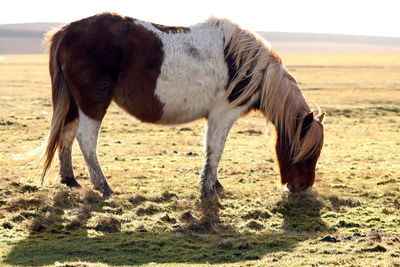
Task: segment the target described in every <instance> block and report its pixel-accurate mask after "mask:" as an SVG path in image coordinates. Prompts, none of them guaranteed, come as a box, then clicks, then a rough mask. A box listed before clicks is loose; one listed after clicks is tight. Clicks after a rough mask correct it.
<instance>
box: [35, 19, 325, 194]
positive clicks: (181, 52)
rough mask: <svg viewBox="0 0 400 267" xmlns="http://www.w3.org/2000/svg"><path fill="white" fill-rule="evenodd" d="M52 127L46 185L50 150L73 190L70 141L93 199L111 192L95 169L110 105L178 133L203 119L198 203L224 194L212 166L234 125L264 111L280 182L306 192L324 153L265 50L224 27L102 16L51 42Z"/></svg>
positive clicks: (303, 108)
mask: <svg viewBox="0 0 400 267" xmlns="http://www.w3.org/2000/svg"><path fill="white" fill-rule="evenodd" d="M47 40H48V42H49V54H50V74H51V82H52V102H53V118H52V123H51V130H50V134H49V137H48V141H47V142H48V143H47V148H46V152H45V156H44V157H45V163H44V167H43V175H42V179H43V177H44V176H45V174H46V172H47V171H48V169H49V167H50V165H51V162H52V159H53V157H54V154H55V152H56V150H57V149H58V153H59V160H60V176H61V183H65V184H67V185H68V186H71V187H73V186H75V187H79V186H80V185H79V184H78V182H77V181H76V180H75V178H74V174H73V170H72V163H71V147H72V143H73V141H74V139H75V137H76V138H77V139H78V142H79V145H80V148H81V150H82V153H83V155H84V159H85V162H86V166H87V169H88V171H89V175H90V179H91V181H92V183H93V185H94V188H95V189H98V190H100V191H101V192H102V193H103V195H104V196H105V197H108V196H110V195H111V194H112V193H113V191H112V190H111V188H110V187H109V185H108V184H107V181H106V179H105V177H104V174H103V172H102V170H101V168H100V165H99V162H98V159H97V152H96V146H97V139H98V133H99V129H100V125H101V121H102V119H103V117H104V115H105V114H106V111H107V108H108V106H109V105H110V103H111V101H114V102H115V103H116V104H117V105H118V106H120V107H121V108H123V109H124V110H125V111H126V112H128V113H129V114H131V115H133V116H135V117H136V118H137V119H139V120H141V121H143V122H149V123H157V124H179V123H186V122H190V121H193V120H196V119H199V118H207V129H206V133H205V134H206V136H205V140H206V143H205V154H206V160H205V166H204V170H203V173H202V175H201V192H202V197H203V198H205V199H208V200H216V199H217V198H218V194H219V193H220V192H222V190H223V187H222V185H221V184H220V182H219V181H218V179H217V166H218V163H219V161H220V159H221V155H222V152H223V149H224V146H225V141H226V137H227V135H228V132H229V130H230V129H231V127H232V125H233V123H235V121H236V120H237V119H238V118H239V117H240V116H242V115H244V114H246V113H248V112H249V111H250V110H260V111H261V112H263V114H265V116H266V117H267V119H268V120H269V121H271V122H272V123H273V124H274V125H275V127H276V129H277V142H276V154H277V159H278V162H279V168H280V174H281V182H282V184H286V185H287V187H288V189H289V190H290V191H292V192H299V191H303V190H306V189H308V188H310V187H311V186H312V185H313V183H314V179H315V168H316V163H317V160H318V157H319V155H320V151H321V148H322V143H323V127H322V119H323V116H324V114H323V113H322V114H318V115H317V116H314V114H313V113H312V112H311V110H310V108H309V107H308V105H307V103H306V100H305V98H304V96H303V95H302V93H301V91H300V89H299V87H298V85H297V83H296V81H295V80H294V78H293V77H292V76H291V75H290V74H289V73H288V71H287V70H286V69H285V68H284V67H283V66H282V62H281V59H280V58H279V57H278V56H277V55H276V54H275V53H274V51H273V50H272V49H271V47H270V45H269V44H268V43H267V42H265V41H264V40H263V39H262V38H260V37H259V36H257V35H256V34H254V33H251V32H249V31H247V30H244V29H242V28H240V27H239V26H238V25H236V24H234V23H232V22H230V21H229V20H226V19H216V18H211V19H209V20H207V21H206V22H204V23H200V24H196V25H194V26H191V27H169V26H162V25H158V24H154V23H148V22H144V21H140V20H136V19H133V18H130V17H123V16H120V15H117V14H112V13H103V14H99V15H96V16H92V17H89V18H86V19H82V20H79V21H75V22H73V23H71V24H68V25H66V26H64V27H62V28H61V29H59V30H57V31H56V32H53V33H51V34H49V35H48V39H47Z"/></svg>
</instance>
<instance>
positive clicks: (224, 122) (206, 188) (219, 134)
mask: <svg viewBox="0 0 400 267" xmlns="http://www.w3.org/2000/svg"><path fill="white" fill-rule="evenodd" d="M239 116H240V113H239V112H238V111H237V110H230V111H227V112H221V111H220V110H219V111H216V112H211V113H210V115H209V117H208V121H207V129H206V131H205V138H204V140H205V144H204V145H205V152H206V153H205V154H206V160H205V165H204V169H203V173H202V175H201V195H202V199H206V200H209V201H213V202H214V201H217V200H218V195H219V194H221V193H222V191H223V190H224V188H223V186H222V185H221V183H220V182H219V181H218V163H219V161H220V159H221V156H222V152H223V150H224V147H225V142H226V137H227V136H228V133H229V131H230V129H231V127H232V125H233V124H234V123H235V121H236V120H237V119H238V118H239Z"/></svg>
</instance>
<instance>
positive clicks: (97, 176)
mask: <svg viewBox="0 0 400 267" xmlns="http://www.w3.org/2000/svg"><path fill="white" fill-rule="evenodd" d="M100 125H101V122H100V121H96V120H93V119H91V118H89V117H88V116H86V115H85V114H84V113H83V112H82V111H81V110H80V109H79V124H78V129H77V131H76V138H77V139H78V143H79V147H80V148H81V150H82V154H83V157H84V159H85V163H86V167H87V169H88V172H89V175H90V179H91V180H92V183H93V185H94V187H95V189H100V190H101V189H103V187H104V184H107V182H106V180H105V177H104V174H103V172H102V170H101V168H100V165H99V162H98V159H97V150H96V147H97V139H98V135H99V130H100ZM107 186H108V185H107Z"/></svg>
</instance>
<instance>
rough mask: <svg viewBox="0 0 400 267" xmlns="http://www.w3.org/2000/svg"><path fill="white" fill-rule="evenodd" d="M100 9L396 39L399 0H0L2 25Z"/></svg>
mask: <svg viewBox="0 0 400 267" xmlns="http://www.w3.org/2000/svg"><path fill="white" fill-rule="evenodd" d="M104 11H112V12H117V13H120V14H121V15H125V16H131V17H134V18H138V19H142V20H147V21H151V22H156V23H160V24H168V25H176V26H177V25H180V26H188V25H191V24H195V23H197V22H201V21H203V20H206V19H207V18H208V17H210V16H217V17H225V18H229V19H230V20H232V21H234V22H237V23H239V24H240V25H241V26H243V27H245V28H248V29H250V30H253V31H280V32H316V33H339V34H356V35H371V36H392V37H400V0H363V1H362V0H274V1H270V0H240V1H239V0H221V1H218V0H196V1H191V0H186V1H185V0H141V1H137V0H125V1H123V0H106V1H105V0H96V1H88V0H64V1H57V0H1V3H0V24H9V23H26V22H63V23H66V22H71V21H73V20H77V19H80V18H84V17H87V16H91V15H94V14H96V13H100V12H104Z"/></svg>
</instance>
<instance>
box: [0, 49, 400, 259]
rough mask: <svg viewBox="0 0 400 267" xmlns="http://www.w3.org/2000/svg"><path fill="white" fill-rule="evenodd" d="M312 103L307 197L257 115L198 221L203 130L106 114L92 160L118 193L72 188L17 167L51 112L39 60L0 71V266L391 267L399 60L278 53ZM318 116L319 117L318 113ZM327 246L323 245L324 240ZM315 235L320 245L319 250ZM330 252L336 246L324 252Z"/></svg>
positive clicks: (240, 132) (228, 156) (243, 129)
mask: <svg viewBox="0 0 400 267" xmlns="http://www.w3.org/2000/svg"><path fill="white" fill-rule="evenodd" d="M282 57H283V61H284V63H285V64H286V65H287V66H288V69H289V71H291V73H292V74H293V76H294V77H296V78H297V80H298V82H299V83H300V85H301V86H300V87H301V88H302V89H303V90H304V94H305V95H306V98H307V100H308V101H309V104H310V105H311V106H312V105H314V103H315V102H316V103H318V104H319V105H320V106H321V107H322V108H323V110H325V111H327V115H328V116H327V119H326V122H325V129H326V130H325V133H326V138H325V146H324V149H323V152H322V155H321V159H320V161H319V164H318V170H317V171H318V174H317V176H318V177H317V181H316V184H315V187H314V189H313V190H314V192H313V193H312V194H309V195H299V196H292V195H288V194H287V193H285V192H282V190H281V187H280V185H279V175H278V169H277V165H276V162H275V155H274V149H273V146H274V130H273V128H272V127H271V126H268V128H269V130H270V131H269V132H270V134H269V136H268V137H267V138H266V137H265V136H264V134H263V132H264V129H265V119H264V118H263V117H262V116H261V115H260V114H256V113H252V114H249V115H248V116H247V117H245V118H242V119H241V120H239V121H238V123H237V124H236V125H235V126H234V127H233V129H232V131H231V133H230V135H229V137H228V141H227V146H226V148H225V152H224V155H223V158H222V161H221V164H220V166H219V167H220V169H219V176H220V180H221V183H222V184H223V185H224V186H225V190H226V192H225V195H224V197H223V198H222V200H221V208H220V210H219V214H218V216H217V220H214V221H212V220H211V221H210V220H205V218H204V214H203V211H202V205H201V203H199V188H198V185H197V181H198V178H199V175H200V173H201V170H202V164H203V156H202V155H203V143H202V140H203V137H202V136H203V127H204V123H205V122H204V121H203V120H200V121H196V122H193V123H190V124H186V125H178V126H173V127H165V126H162V127H160V126H156V125H150V124H142V123H140V122H138V121H137V120H135V119H133V118H131V117H129V116H128V115H126V114H125V113H124V112H123V111H121V110H120V109H118V108H117V107H116V106H114V105H112V106H111V107H110V109H109V112H108V113H107V115H106V118H105V121H104V123H103V126H102V130H101V133H100V141H99V147H98V153H99V160H100V162H101V164H102V167H103V170H104V172H105V174H106V175H107V177H108V180H109V183H110V185H111V187H112V188H113V189H114V191H115V192H116V195H114V196H113V197H112V198H110V199H108V200H103V199H102V198H101V196H100V194H99V193H98V192H95V191H92V190H91V189H90V181H89V179H88V177H87V173H86V171H85V166H84V164H83V158H82V156H81V154H80V151H79V148H78V146H77V145H76V144H74V148H73V166H74V171H75V174H76V176H77V179H78V181H79V182H80V183H81V184H82V185H83V189H81V190H69V189H67V188H66V187H64V186H62V185H60V184H59V183H58V178H56V176H54V177H51V178H48V179H47V180H46V184H45V185H44V186H40V178H39V177H40V170H39V169H38V168H37V167H36V165H26V164H25V162H21V161H16V160H14V158H15V155H18V154H23V153H25V152H27V151H30V150H32V149H34V148H36V147H37V146H39V145H40V144H41V142H42V141H43V140H44V138H45V136H46V135H47V133H48V130H49V125H50V118H51V105H50V88H49V84H50V83H49V76H48V72H47V58H46V56H44V55H23V56H5V59H4V60H2V61H0V73H1V75H0V177H2V179H0V236H1V237H2V238H1V239H0V255H1V257H2V262H3V263H4V264H7V265H68V266H74V265H76V266H86V265H99V264H101V265H135V264H150V263H152V262H157V263H160V264H166V265H170V266H174V265H176V264H178V263H179V264H187V265H193V264H201V265H204V264H207V263H208V264H220V265H227V266H231V265H247V264H249V265H260V266H264V265H274V266H275V265H282V266H293V265H301V266H305V265H320V264H321V265H340V266H342V265H355V266H367V265H388V266H390V265H394V266H396V265H397V266H398V265H399V264H400V253H399V249H400V236H399V234H400V232H399V225H400V216H399V210H400V204H399V203H400V201H399V199H400V188H399V185H400V163H399V162H400V152H399V151H400V134H399V132H400V116H399V114H400V80H399V78H398V73H400V64H398V62H400V54H384V53H382V54H355V53H352V54H339V53H337V54H335V53H332V54H284V55H282ZM315 109H316V108H315ZM327 236H329V237H327ZM324 237H327V238H326V239H324V240H328V241H330V242H327V241H322V239H323V238H324ZM334 240H336V241H339V242H334Z"/></svg>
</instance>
